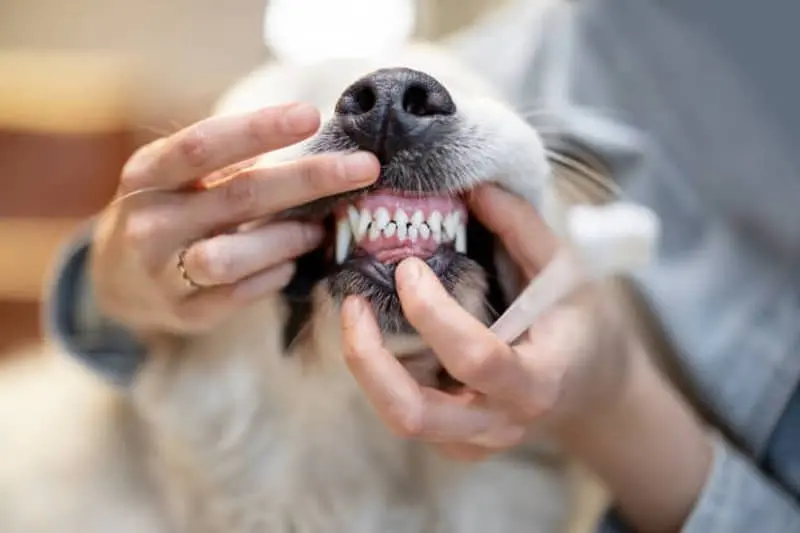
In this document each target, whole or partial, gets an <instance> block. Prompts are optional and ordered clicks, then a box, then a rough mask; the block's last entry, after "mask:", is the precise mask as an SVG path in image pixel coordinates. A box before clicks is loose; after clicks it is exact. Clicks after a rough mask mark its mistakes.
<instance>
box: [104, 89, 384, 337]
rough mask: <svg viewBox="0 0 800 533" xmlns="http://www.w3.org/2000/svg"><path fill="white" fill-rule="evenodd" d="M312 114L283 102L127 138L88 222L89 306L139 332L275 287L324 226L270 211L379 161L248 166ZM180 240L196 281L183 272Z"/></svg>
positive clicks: (179, 330)
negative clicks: (108, 192)
mask: <svg viewBox="0 0 800 533" xmlns="http://www.w3.org/2000/svg"><path fill="white" fill-rule="evenodd" d="M320 120H321V119H320V114H319V112H318V110H317V109H315V108H314V107H313V106H310V105H307V104H303V103H293V104H287V105H283V106H275V107H269V108H264V109H261V110H258V111H255V112H250V113H245V114H239V115H234V116H222V117H212V118H208V119H205V120H202V121H200V122H198V123H196V124H194V125H192V126H189V127H187V128H185V129H183V130H181V131H178V132H177V133H175V134H174V135H171V136H169V137H166V138H162V139H159V140H157V141H155V142H153V143H151V144H149V145H147V146H145V147H143V148H141V149H140V150H138V151H137V152H136V153H135V154H134V155H133V156H132V157H131V158H130V159H129V160H128V162H127V163H126V165H125V167H124V169H123V171H122V175H121V179H120V184H119V190H118V193H117V199H118V201H115V202H112V203H111V205H110V206H109V207H108V208H107V209H106V210H105V212H104V213H103V214H102V215H101V216H100V218H99V220H98V223H97V224H96V225H95V230H94V235H93V242H92V248H91V250H92V252H91V253H92V256H91V267H90V268H91V274H90V276H91V282H92V285H93V289H94V292H95V298H96V299H97V302H98V305H99V306H100V308H101V309H102V310H103V311H104V312H105V313H106V314H107V315H109V316H110V317H111V318H113V319H115V320H117V321H118V322H120V323H122V324H124V325H125V326H127V327H129V328H130V329H132V330H134V331H137V332H140V333H156V332H157V333H176V334H189V333H197V332H200V331H204V330H207V329H208V328H211V327H213V326H214V325H215V324H217V323H219V321H221V320H223V319H224V318H225V317H227V316H229V315H230V314H231V313H232V312H233V311H235V310H236V309H238V308H240V307H242V306H244V305H247V304H249V303H251V302H253V301H254V300H257V299H259V298H262V297H264V296H265V295H268V294H270V293H275V292H277V291H280V290H281V289H282V288H283V287H285V286H286V284H288V282H289V281H290V280H291V277H292V275H293V273H294V268H295V266H294V260H295V259H296V258H297V257H298V256H299V255H302V254H303V253H306V252H308V251H311V250H312V249H314V248H316V247H317V246H318V245H319V244H320V242H321V240H322V238H323V231H322V228H321V227H319V226H318V225H314V224H310V223H304V222H300V221H287V220H283V221H277V220H275V221H271V220H270V218H271V217H272V216H273V215H275V214H276V213H279V212H281V211H283V210H285V209H287V208H290V207H293V206H296V205H299V204H302V203H306V202H309V201H311V200H314V199H316V198H319V197H323V196H328V195H332V194H335V193H338V192H344V191H347V190H352V189H357V188H361V187H365V186H367V185H369V184H370V183H372V182H374V181H375V180H376V179H377V177H378V174H379V172H380V164H379V162H378V161H377V159H376V158H375V157H374V156H373V155H371V154H369V153H366V152H356V153H351V154H325V155H318V156H311V157H307V158H303V159H300V160H297V161H293V162H291V163H286V164H279V165H275V166H272V167H263V166H260V165H259V166H257V167H256V166H252V163H253V162H254V160H255V158H257V157H258V156H260V155H262V154H265V153H268V152H270V151H274V150H277V149H280V148H283V147H286V146H290V145H292V144H295V143H298V142H300V141H301V140H303V139H306V138H308V137H310V136H311V135H312V134H313V133H314V132H315V131H316V130H317V129H318V128H319V125H320ZM203 184H213V185H211V186H204V185H203ZM254 221H257V222H258V223H257V224H253V223H252V222H254ZM248 226H249V227H248ZM234 230H235V231H234ZM182 251H183V252H184V257H183V260H184V267H185V270H186V273H187V274H188V275H189V276H190V277H191V279H192V280H193V281H194V282H196V283H197V285H199V287H194V288H193V287H191V286H190V285H189V284H188V283H187V282H186V280H184V279H183V278H182V275H181V272H180V270H179V269H178V261H179V256H180V255H181V252H182Z"/></svg>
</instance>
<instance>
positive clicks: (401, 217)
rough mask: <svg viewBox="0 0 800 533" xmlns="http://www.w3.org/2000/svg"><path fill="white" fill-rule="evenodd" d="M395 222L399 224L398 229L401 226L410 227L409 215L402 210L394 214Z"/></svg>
mask: <svg viewBox="0 0 800 533" xmlns="http://www.w3.org/2000/svg"><path fill="white" fill-rule="evenodd" d="M394 221H395V222H397V227H398V229H399V228H400V226H407V225H408V215H406V212H405V211H403V210H402V209H398V210H397V211H395V212H394Z"/></svg>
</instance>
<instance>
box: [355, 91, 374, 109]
mask: <svg viewBox="0 0 800 533" xmlns="http://www.w3.org/2000/svg"><path fill="white" fill-rule="evenodd" d="M353 98H354V100H355V104H356V108H357V109H358V112H359V113H368V112H369V111H371V110H372V108H373V107H375V101H376V97H375V91H374V90H372V87H368V86H364V87H361V88H359V89H358V90H356V93H355V95H353Z"/></svg>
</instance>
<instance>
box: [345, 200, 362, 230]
mask: <svg viewBox="0 0 800 533" xmlns="http://www.w3.org/2000/svg"><path fill="white" fill-rule="evenodd" d="M347 218H348V220H350V228H351V229H352V230H353V233H356V231H357V230H358V221H359V220H361V215H360V214H358V209H356V208H355V207H353V206H352V205H348V206H347Z"/></svg>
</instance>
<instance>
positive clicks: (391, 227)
mask: <svg viewBox="0 0 800 533" xmlns="http://www.w3.org/2000/svg"><path fill="white" fill-rule="evenodd" d="M396 231H397V224H395V223H394V222H389V223H388V224H386V227H385V228H383V234H384V235H386V236H387V237H391V236H392V235H394V234H395V232H396Z"/></svg>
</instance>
